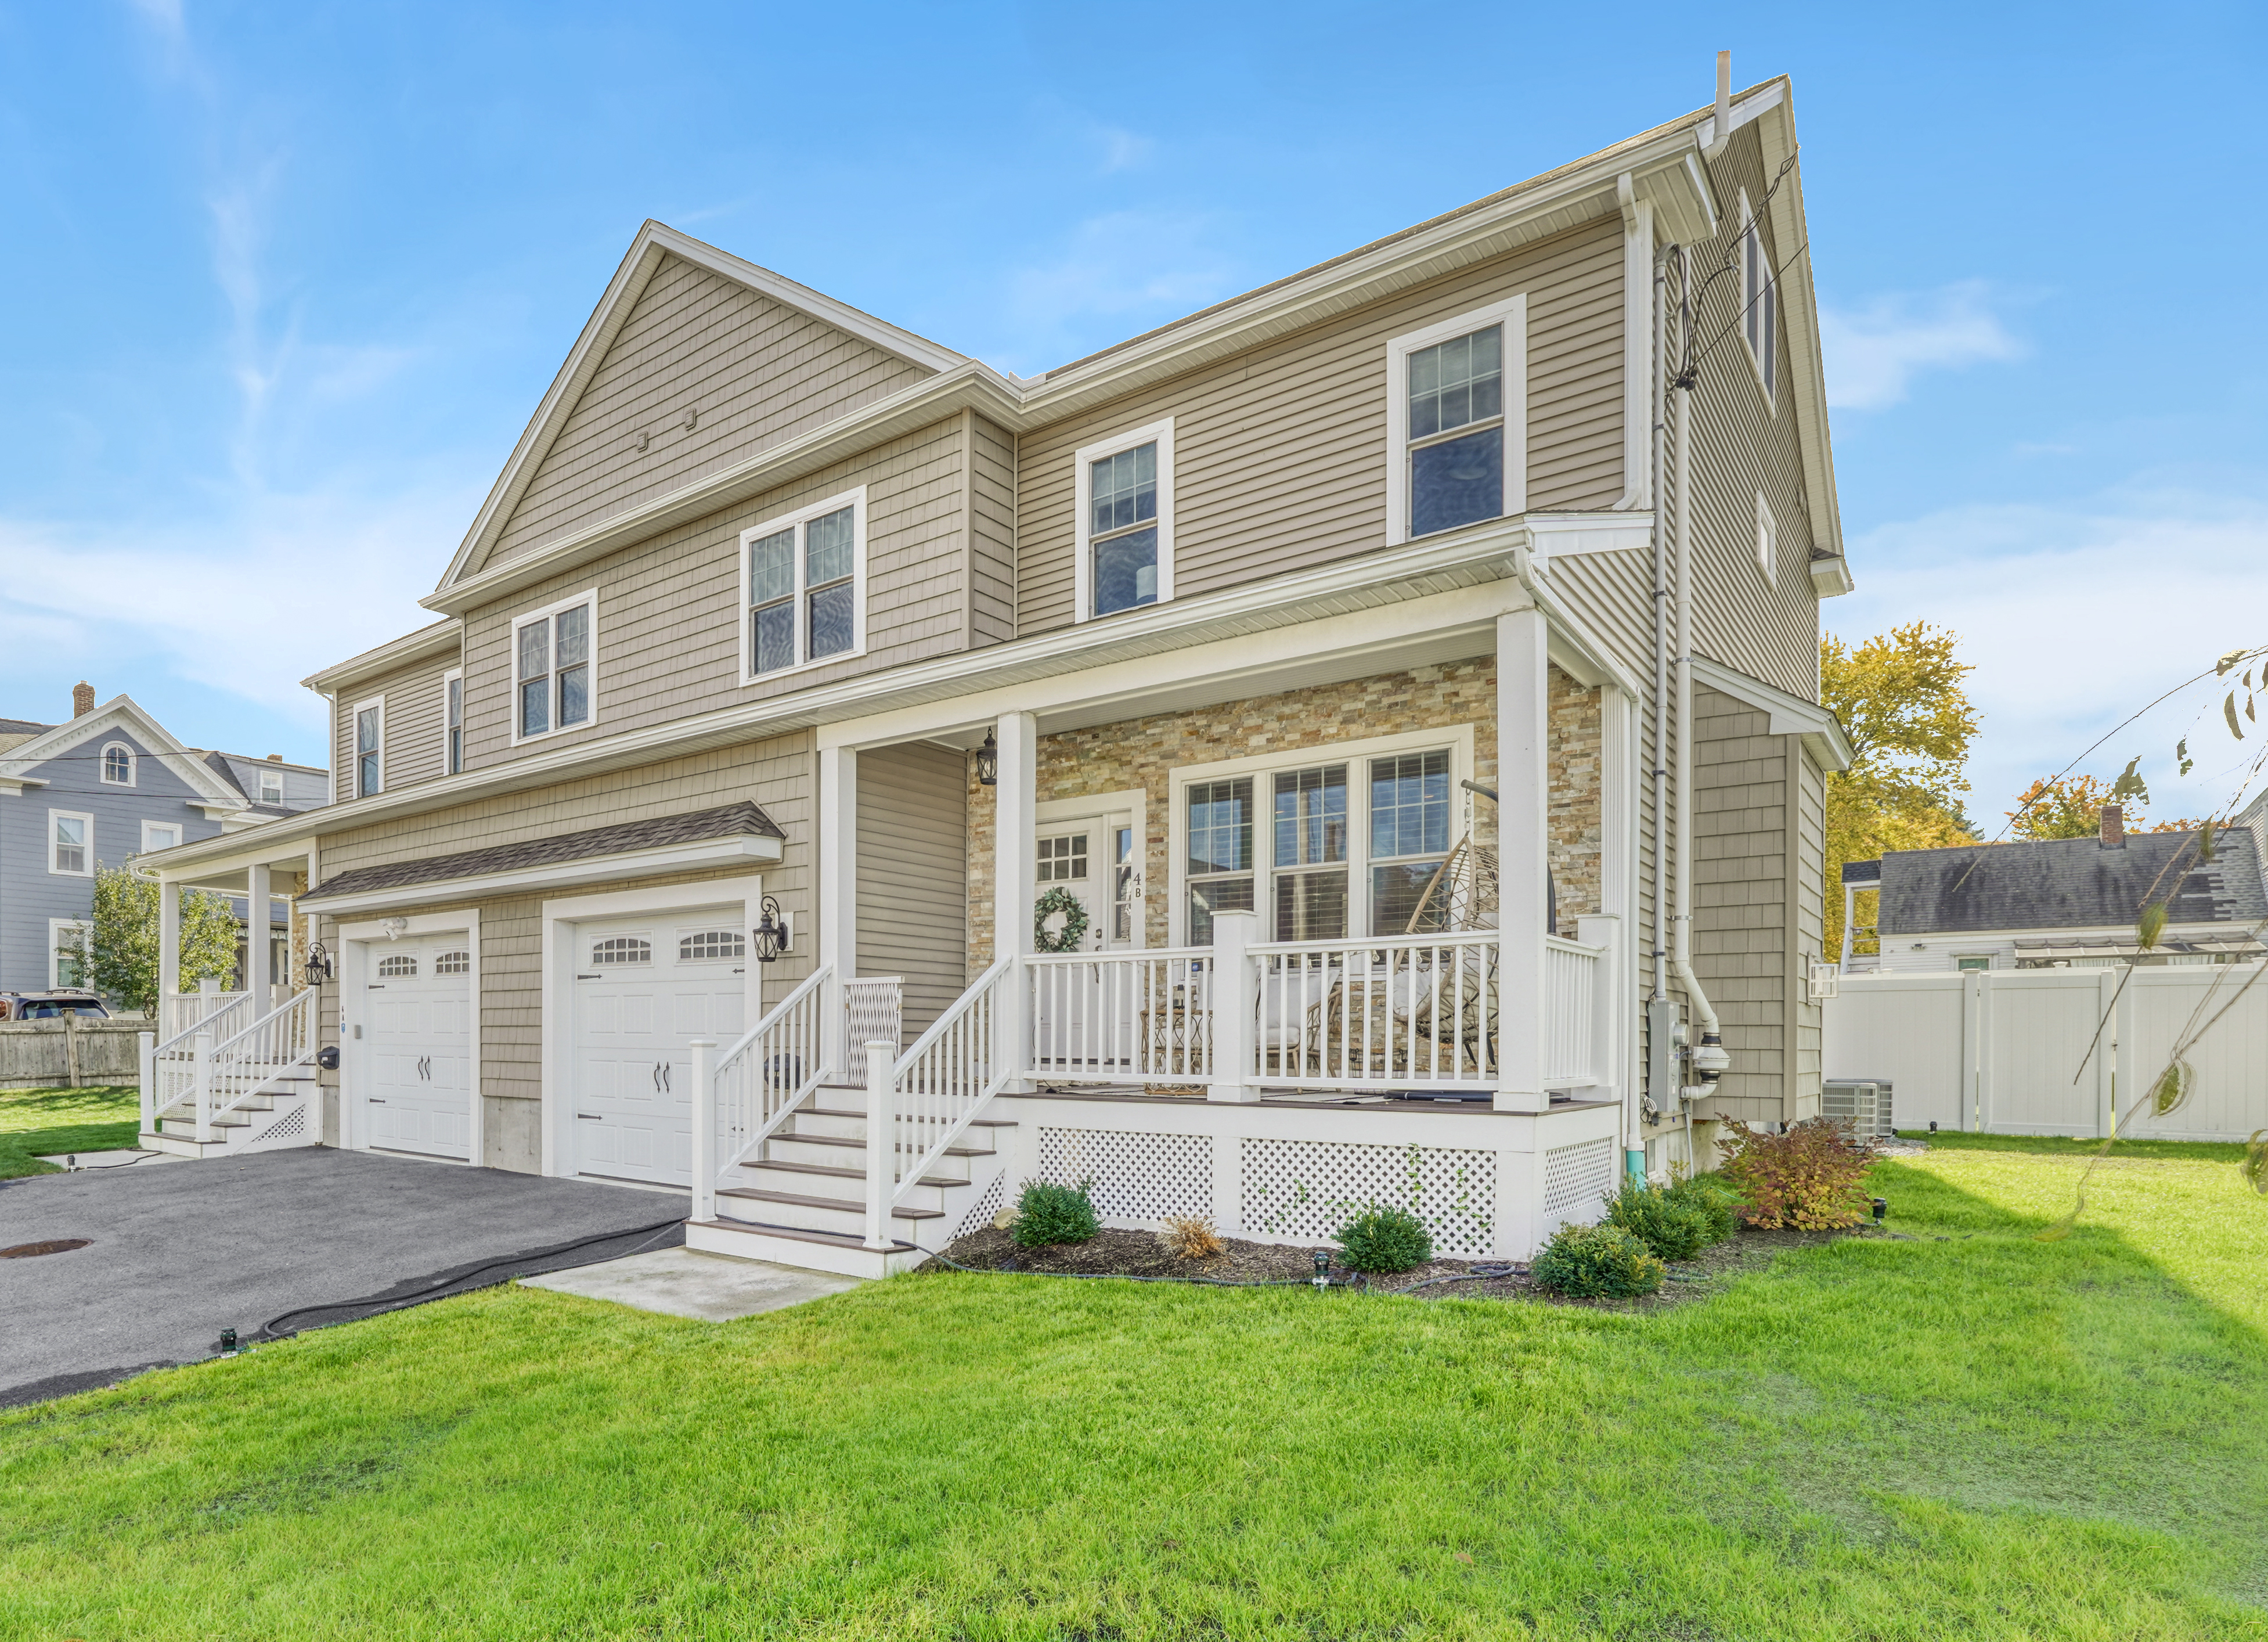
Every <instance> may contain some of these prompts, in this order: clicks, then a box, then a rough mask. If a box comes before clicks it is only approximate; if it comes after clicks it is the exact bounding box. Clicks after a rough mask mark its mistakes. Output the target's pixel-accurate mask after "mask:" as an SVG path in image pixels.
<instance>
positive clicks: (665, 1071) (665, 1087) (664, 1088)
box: [661, 1061, 670, 1094]
mask: <svg viewBox="0 0 2268 1642" xmlns="http://www.w3.org/2000/svg"><path fill="white" fill-rule="evenodd" d="M661 1092H662V1093H664V1094H667V1093H669V1092H670V1090H669V1063H668V1062H667V1061H664V1062H662V1063H661Z"/></svg>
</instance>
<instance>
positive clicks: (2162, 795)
mask: <svg viewBox="0 0 2268 1642" xmlns="http://www.w3.org/2000/svg"><path fill="white" fill-rule="evenodd" d="M1851 555H1852V563H1853V565H1854V566H1855V567H1856V572H1857V575H1858V578H1859V592H1858V593H1856V594H1854V595H1852V597H1850V598H1847V599H1843V600H1837V601H1836V602H1834V603H1833V604H1830V605H1829V606H1828V607H1826V609H1825V611H1824V615H1825V617H1826V621H1827V623H1828V625H1829V627H1830V629H1832V630H1834V631H1836V632H1837V633H1838V634H1841V635H1843V636H1844V637H1850V638H1857V637H1864V636H1865V635H1867V634H1871V633H1877V632H1881V631H1883V630H1887V629H1888V628H1889V626H1890V625H1891V624H1892V623H1893V622H1906V621H1911V620H1914V619H1916V618H1917V617H1920V618H1926V619H1927V620H1929V621H1931V622H1936V623H1938V624H1940V625H1941V626H1945V627H1949V628H1951V629H1953V630H1955V632H1956V633H1958V634H1959V635H1960V636H1961V641H1962V642H1961V653H1962V658H1963V659H1965V660H1968V661H1970V662H1971V663H1973V664H1975V666H1976V668H1977V671H1976V672H1975V673H1974V674H1971V675H1970V690H1971V694H1972V696H1974V698H1975V700H1976V701H1977V704H1978V706H1979V708H1980V709H1981V710H1982V711H1983V715H1984V728H1983V733H1982V736H1981V737H1980V739H1979V741H1978V744H1977V755H1976V759H1975V762H1974V766H1973V769H1972V779H1973V781H1974V785H1975V795H1976V796H1975V802H1974V803H1973V804H1972V805H1971V806H1970V808H1971V813H1972V814H1974V815H1975V816H1976V817H1977V820H1979V821H1990V822H1991V823H1992V824H1994V825H1997V824H1998V822H1999V819H2000V815H2001V813H2002V812H2003V811H2004V810H2006V809H2007V808H2009V807H2010V805H2011V804H2012V803H2013V795H2014V793H2016V792H2020V791H2021V789H2022V788H2023V786H2024V785H2025V784H2026V783H2028V782H2029V781H2030V780H2031V779H2032V778H2033V777H2036V776H2043V775H2049V774H2052V773H2053V772H2054V771H2056V770H2058V769H2061V768H2062V767H2063V766H2064V765H2065V764H2066V763H2067V762H2070V760H2071V759H2073V757H2075V756H2077V755H2079V754H2080V751H2081V750H2082V749H2084V748H2085V747H2087V746H2088V744H2089V743H2090V742H2092V741H2094V740H2095V739H2096V738H2097V737H2098V736H2100V735H2102V733H2105V732H2106V731H2108V730H2110V728H2111V727H2112V726H2113V725H2117V723H2118V722H2119V720H2121V719H2123V718H2125V717H2127V716H2128V715H2129V714H2130V713H2132V712H2134V711H2137V710H2138V709H2139V708H2141V707H2142V706H2143V705H2144V704H2145V703H2148V702H2149V701H2151V700H2152V699H2153V698H2154V697H2155V696H2158V695H2160V694H2161V693H2162V692H2163V691H2165V690H2167V689H2169V688H2171V687H2172V686H2174V685H2175V684H2177V683H2179V682H2180V681H2182V680H2183V679H2186V678H2188V677H2189V676H2191V674H2195V673H2198V672H2200V671H2202V670H2204V669H2205V668H2209V667H2210V666H2212V665H2213V658H2214V657H2215V656H2217V655H2220V654H2221V653H2222V652H2226V651H2228V650H2230V649H2232V648H2235V646H2237V645H2239V644H2260V643H2263V642H2268V619H2264V618H2263V617H2262V615H2261V614H2260V613H2261V612H2262V611H2264V610H2268V503H2263V502H2261V501H2259V500H2257V499H2252V498H2232V497H2215V496H2208V495H2202V494H2198V493H2196V492H2191V491H2181V490H2141V489H2136V490H2124V491H2117V492H2110V493H2106V494H2102V495H2099V496H2095V497H2088V498H2084V499H2083V500H2081V501H2080V502H2079V503H2077V504H2074V505H2072V506H2069V507H2062V508H2056V507H2036V506H1973V507H1961V508H1951V509H1947V510H1944V511H1941V512H1933V513H1929V514H1925V515H1923V516H1921V517H1919V518H1916V519H1907V520H1903V521H1900V522H1898V523H1895V524H1889V525H1884V526H1880V527H1878V528H1876V529H1874V530H1872V531H1869V532H1867V534H1865V535H1863V536H1860V537H1859V538H1857V539H1856V540H1854V541H1852V544H1851ZM2208 695H2209V692H2208V691H2206V690H2205V689H2204V688H2198V689H2197V690H2193V691H2191V693H2190V694H2189V695H2187V696H2183V697H2182V698H2180V699H2178V700H2176V701H2175V702H2173V703H2169V704H2168V705H2167V706H2166V707H2164V708H2162V709H2160V710H2158V711H2156V712H2154V714H2153V715H2152V716H2151V717H2150V718H2148V719H2147V720H2146V721H2145V722H2144V723H2142V724H2140V725H2136V726H2135V727H2134V728H2133V729H2132V730H2130V731H2128V732H2126V733H2123V734H2122V735H2120V736H2119V737H2118V738H2117V740H2114V741H2113V742H2112V743H2111V744H2110V745H2108V746H2106V747H2104V748H2103V749H2102V752H2101V753H2100V754H2099V755H2096V757H2095V764H2096V765H2098V766H2100V769H2097V771H2096V773H2103V772H2105V771H2107V772H2110V773H2116V771H2117V769H2119V768H2121V767H2123V766H2124V763H2125V762H2126V760H2128V759H2129V758H2132V757H2134V756H2135V755H2138V754H2139V755H2142V757H2143V766H2142V767H2143V769H2144V772H2145V773H2146V774H2147V777H2148V778H2149V780H2150V783H2151V787H2152V791H2153V793H2154V798H2155V800H2156V802H2155V804H2154V806H2153V809H2154V813H2155V814H2161V815H2171V814H2203V813H2205V812H2206V811H2208V810H2210V809H2212V808H2214V807H2216V806H2219V805H2220V804H2222V803H2225V802H2226V801H2227V799H2228V796H2229V792H2228V783H2229V781H2230V779H2231V778H2232V776H2231V772H2232V771H2233V770H2234V769H2235V762H2234V760H2235V750H2234V747H2233V744H2232V743H2230V742H2228V739H2227V737H2226V735H2225V733H2220V732H2218V731H2215V730H2213V728H2212V725H2213V724H2217V723H2218V719H2219V713H2218V705H2217V704H2218V701H2219V697H2218V696H2212V697H2211V699H2210V700H2208V699H2207V696H2208ZM2201 721H2209V722H2203V723H2202V728H2203V729H2204V731H2205V733H2203V734H2201V735H2199V736H2197V737H2194V738H2193V739H2192V741H2191V746H2192V749H2193V750H2195V749H2198V748H2205V749H2209V752H2210V756H2206V757H2200V759H2199V761H2198V768H2197V769H2196V770H2195V772H2194V773H2193V775H2192V776H2191V778H2190V779H2189V780H2188V781H2187V782H2186V783H2185V782H2183V780H2182V779H2181V778H2180V777H2179V775H2178V773H2177V771H2176V769H2175V768H2174V766H2173V762H2172V760H2171V757H2170V754H2171V751H2172V748H2173V745H2174V742H2175V740H2176V739H2177V738H2178V737H2180V736H2182V735H2184V734H2186V733H2189V732H2190V729H2191V725H2193V724H2200V722H2201ZM2224 753H2227V754H2228V756H2226V757H2224V756H2223V754H2224Z"/></svg>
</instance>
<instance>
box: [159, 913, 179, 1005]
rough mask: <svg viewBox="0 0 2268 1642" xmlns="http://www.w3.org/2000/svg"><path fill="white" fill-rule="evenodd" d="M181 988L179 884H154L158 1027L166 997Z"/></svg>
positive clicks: (170, 996) (173, 995) (176, 993)
mask: <svg viewBox="0 0 2268 1642" xmlns="http://www.w3.org/2000/svg"><path fill="white" fill-rule="evenodd" d="M180 990H181V887H180V885H179V884H177V883H175V882H174V881H173V880H171V879H166V880H164V881H162V882H160V883H159V884H158V1030H159V1031H160V1032H162V1031H164V1030H165V1028H166V999H167V998H174V997H178V996H179V995H180Z"/></svg>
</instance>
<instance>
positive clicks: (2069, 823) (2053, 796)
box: [2008, 759, 2204, 838]
mask: <svg viewBox="0 0 2268 1642" xmlns="http://www.w3.org/2000/svg"><path fill="white" fill-rule="evenodd" d="M2134 762H2135V763H2136V764H2139V762H2141V761H2140V760H2139V759H2137V760H2135V761H2134ZM2122 789H2123V790H2122ZM2149 801H2150V794H2149V790H2148V789H2147V788H2146V787H2144V786H2143V785H2142V781H2141V777H2139V776H2138V775H2136V774H2135V773H2134V765H2133V764H2129V765H2128V766H2127V767H2126V774H2124V776H2121V777H2119V778H2118V780H2117V781H2116V782H2110V781H2097V780H2096V779H2095V777H2093V776H2054V777H2049V778H2047V779H2045V780H2041V781H2035V782H2034V783H2032V784H2031V785H2030V786H2029V787H2026V788H2025V789H2024V790H2023V791H2022V792H2020V793H2018V794H2017V795H2016V807H2015V808H2014V809H2012V810H2010V811H2009V812H2008V833H2009V836H2012V837H2016V838H2092V837H2094V836H2095V835H2096V834H2097V833H2099V832H2100V831H2101V830H2102V806H2104V805H2106V804H2117V805H2119V806H2123V808H2124V812H2125V814H2124V825H2125V828H2126V830H2127V831H2128V832H2195V831H2196V830H2197V829H2198V828H2199V827H2200V826H2202V825H2203V824H2204V823H2203V822H2201V821H2198V820H2196V819H2195V818H2193V817H2186V816H2185V817H2182V818H2180V819H2177V820H2174V821H2145V819H2144V817H2143V814H2142V806H2143V805H2145V804H2147V803H2148V802H2149Z"/></svg>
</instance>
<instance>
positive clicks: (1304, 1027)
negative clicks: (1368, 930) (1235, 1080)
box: [1246, 930, 1498, 1088]
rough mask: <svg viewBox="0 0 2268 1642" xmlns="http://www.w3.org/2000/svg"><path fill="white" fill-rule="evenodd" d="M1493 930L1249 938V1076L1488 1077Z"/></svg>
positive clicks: (1352, 1081) (1478, 1080)
mask: <svg viewBox="0 0 2268 1642" xmlns="http://www.w3.org/2000/svg"><path fill="white" fill-rule="evenodd" d="M1497 941H1498V937H1497V934H1496V931H1493V930H1480V931H1472V932H1470V933H1466V934H1455V935H1403V936H1394V937H1389V938H1383V939H1370V940H1336V941H1269V942H1256V943H1255V944H1254V945H1252V946H1249V947H1248V948H1247V949H1246V951H1247V954H1248V962H1250V963H1251V964H1252V965H1253V967H1254V968H1255V970H1256V980H1257V982H1258V987H1259V1007H1258V1019H1257V1020H1256V1023H1255V1024H1256V1028H1257V1029H1256V1033H1255V1043H1254V1049H1255V1054H1254V1064H1253V1067H1252V1072H1253V1075H1254V1076H1255V1077H1256V1080H1257V1081H1259V1082H1261V1083H1266V1084H1278V1085H1283V1086H1289V1087H1293V1088H1310V1087H1324V1088H1363V1087H1386V1088H1410V1087H1424V1086H1468V1087H1475V1088H1488V1087H1491V1086H1493V1085H1494V1083H1495V1081H1496V1070H1497V1057H1496V1035H1497V1013H1498V1009H1497V1004H1498V998H1497V951H1498V946H1497Z"/></svg>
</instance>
